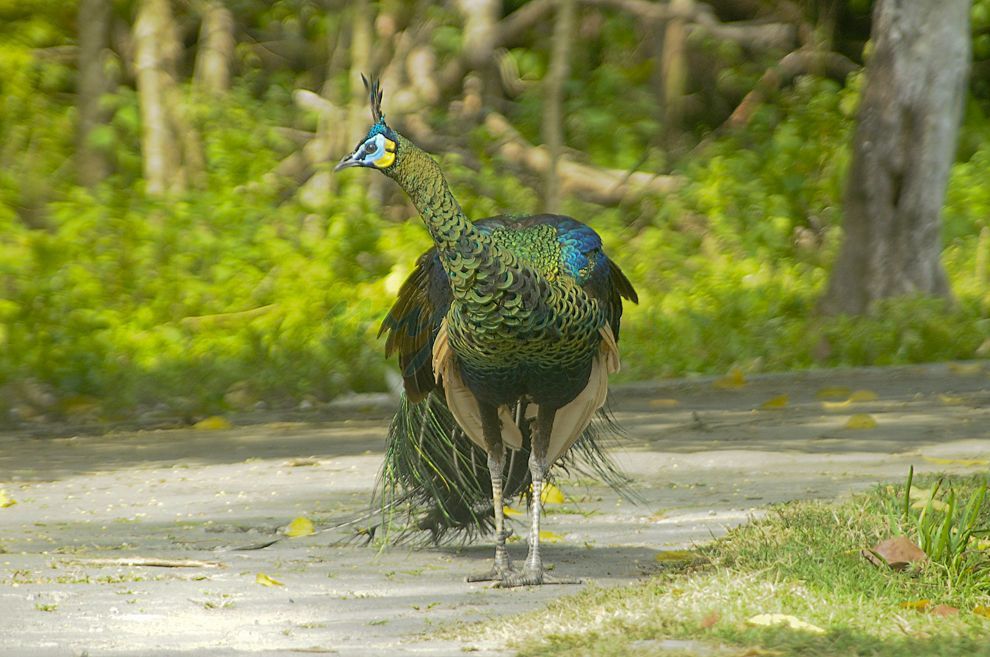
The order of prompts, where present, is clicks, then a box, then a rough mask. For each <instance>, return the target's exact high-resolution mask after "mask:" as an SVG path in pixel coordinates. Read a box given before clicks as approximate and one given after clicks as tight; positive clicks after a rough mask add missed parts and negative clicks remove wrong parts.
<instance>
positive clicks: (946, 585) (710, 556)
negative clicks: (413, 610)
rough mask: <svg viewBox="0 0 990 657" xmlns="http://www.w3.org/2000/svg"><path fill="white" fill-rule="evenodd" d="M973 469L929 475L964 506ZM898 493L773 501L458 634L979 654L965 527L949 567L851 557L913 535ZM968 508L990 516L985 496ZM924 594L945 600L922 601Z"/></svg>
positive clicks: (583, 647) (985, 623)
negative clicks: (959, 559)
mask: <svg viewBox="0 0 990 657" xmlns="http://www.w3.org/2000/svg"><path fill="white" fill-rule="evenodd" d="M986 481H987V477H986V476H978V477H968V478H962V477H961V478H951V479H949V478H946V479H945V480H944V481H943V484H942V487H943V488H946V489H947V488H948V487H949V486H951V488H952V491H953V495H954V496H955V498H956V499H957V500H959V501H960V503H961V507H962V508H965V507H966V504H967V502H968V501H969V500H971V499H974V496H978V494H979V493H978V492H979V490H980V487H981V486H983V485H985V483H986ZM933 484H934V481H933V480H926V481H924V482H921V483H918V482H916V483H915V485H916V486H921V485H924V486H926V487H930V486H931V485H933ZM904 493H905V486H902V485H901V486H898V485H885V486H880V487H878V488H876V489H875V490H873V491H871V492H869V493H865V494H861V495H858V496H856V497H854V498H853V499H851V500H849V501H847V502H844V503H840V504H828V503H823V502H794V503H790V504H785V505H782V506H776V507H774V508H772V509H771V510H770V512H769V513H768V514H767V516H766V517H764V518H762V519H760V520H757V521H754V522H752V523H750V524H748V525H745V526H743V527H739V528H737V529H734V530H732V531H730V532H729V533H728V534H727V535H726V536H725V537H723V538H721V539H719V540H717V541H715V542H713V543H712V544H710V545H708V546H706V547H703V548H701V549H700V550H699V553H700V554H701V556H703V557H704V559H705V563H704V564H703V565H700V566H699V565H690V566H681V567H677V566H673V567H670V568H665V569H664V570H663V571H661V572H660V573H659V574H657V575H655V576H653V577H651V578H650V579H649V580H648V581H645V582H644V583H642V584H638V585H635V586H630V587H622V588H608V589H606V588H596V587H592V588H589V589H588V590H586V591H584V592H582V593H580V594H577V595H574V596H568V597H565V598H561V599H559V600H557V601H555V602H554V603H552V604H551V605H550V606H548V607H547V608H546V609H545V610H543V611H541V612H539V613H537V614H531V615H528V616H520V617H514V618H509V619H506V620H500V621H497V622H496V623H494V624H492V623H487V624H485V625H484V626H483V627H478V626H471V627H470V629H469V630H468V631H466V632H463V634H464V635H465V636H474V637H477V636H478V634H479V633H480V634H481V635H482V636H481V637H479V638H481V639H492V640H495V641H499V642H503V641H507V642H509V643H510V644H511V645H512V646H513V647H514V648H516V649H517V650H519V654H520V655H523V656H537V655H539V656H547V657H549V656H552V655H567V656H568V657H576V656H579V655H596V656H609V655H616V656H618V655H629V656H637V655H656V654H663V655H669V654H682V653H683V654H730V655H743V654H745V655H764V654H766V655H808V656H812V655H850V656H852V655H856V656H859V655H863V656H865V655H871V656H873V655H876V656H881V655H890V656H895V655H896V656H898V657H902V656H904V655H926V656H929V655H932V656H936V655H938V656H945V657H949V656H955V655H958V656H960V657H962V656H966V657H975V656H981V655H990V642H988V641H987V637H988V636H990V618H987V617H986V614H987V613H988V612H987V608H988V607H990V572H988V571H990V553H988V552H987V550H986V549H985V546H984V545H982V544H980V543H979V540H977V539H975V538H974V540H973V541H971V550H972V552H974V553H976V554H979V556H978V557H976V558H975V559H976V560H974V562H973V563H972V564H971V565H973V566H974V567H972V568H970V569H969V570H968V571H967V572H966V573H962V574H960V573H959V572H955V573H952V572H950V571H949V570H948V569H947V568H945V567H944V566H943V565H942V564H939V563H934V562H930V563H928V564H926V565H925V566H923V567H918V568H911V569H908V570H904V571H893V570H890V569H886V568H878V567H876V566H874V565H872V564H870V563H869V562H868V561H867V560H866V559H864V558H863V556H861V554H860V551H861V550H862V549H864V548H869V547H872V546H873V545H875V544H876V543H878V542H879V541H881V540H883V539H886V538H889V537H891V536H894V535H898V534H906V535H907V536H908V537H909V538H911V539H912V540H915V541H918V540H919V536H918V534H917V530H918V527H919V525H918V519H919V516H918V514H919V511H918V510H913V511H911V512H909V513H908V515H907V516H905V515H904V509H903V500H904ZM928 511H929V512H931V511H932V509H931V508H929V509H928ZM936 513H939V512H938V511H936ZM974 518H975V520H974V522H975V523H976V524H977V525H979V526H981V527H983V528H986V527H990V504H988V503H987V501H986V500H985V499H983V500H980V503H979V505H978V510H977V511H975V512H974ZM981 548H983V549H981ZM919 601H928V602H927V604H923V603H921V602H919ZM938 605H946V606H950V607H953V608H955V609H958V613H954V614H951V615H948V616H942V615H939V614H938V613H932V609H934V608H935V607H937V606H938ZM760 614H786V615H790V616H794V617H796V618H798V619H800V620H801V621H804V622H806V623H809V624H811V625H814V626H817V627H818V628H821V630H823V631H822V632H821V633H815V632H811V631H806V630H798V629H790V628H787V627H783V626H770V627H762V626H755V625H753V624H752V623H751V622H750V619H752V618H753V617H754V616H758V615H760ZM458 632H461V630H458ZM671 641H687V642H689V643H686V644H671ZM665 642H666V643H665ZM671 645H673V646H674V647H673V648H671ZM678 645H680V646H681V647H680V648H679V650H680V651H681V652H678V648H677V646H678Z"/></svg>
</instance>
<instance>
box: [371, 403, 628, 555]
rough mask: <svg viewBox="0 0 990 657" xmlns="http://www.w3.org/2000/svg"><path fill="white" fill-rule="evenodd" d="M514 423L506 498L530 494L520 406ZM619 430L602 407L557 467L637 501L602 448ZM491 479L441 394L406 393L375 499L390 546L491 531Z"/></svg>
mask: <svg viewBox="0 0 990 657" xmlns="http://www.w3.org/2000/svg"><path fill="white" fill-rule="evenodd" d="M513 417H514V418H515V420H516V423H517V426H518V427H519V429H520V433H521V434H522V437H523V440H522V447H521V448H520V449H518V450H509V453H508V455H507V458H506V464H505V468H504V470H503V481H504V483H503V492H504V495H505V498H506V499H510V498H512V497H516V496H520V495H528V493H529V491H530V473H529V465H528V462H529V450H530V439H529V437H530V432H529V428H530V421H531V420H530V419H527V418H525V417H523V414H522V413H521V412H520V409H519V408H516V409H515V412H514V413H513ZM617 432H618V428H617V426H616V425H615V423H614V422H613V421H612V419H611V417H610V416H609V414H608V413H607V412H606V411H605V410H604V409H603V410H602V411H600V412H599V415H598V417H597V418H596V420H595V421H593V422H592V423H591V424H590V425H589V426H588V428H587V429H585V431H584V432H583V433H582V434H581V436H580V438H578V440H577V441H576V442H575V444H574V447H573V448H572V449H571V450H570V451H569V452H568V454H567V455H566V456H565V457H564V459H563V460H562V461H561V462H560V463H559V464H558V467H559V468H562V469H563V470H564V471H565V472H569V471H574V472H577V473H579V474H582V475H585V476H588V477H591V478H594V479H597V480H599V481H602V482H604V483H606V484H608V485H609V486H611V487H612V488H613V489H615V490H616V491H618V492H619V493H620V494H621V495H623V496H624V497H626V498H629V499H634V497H635V496H634V495H633V494H632V492H631V491H630V490H629V486H628V484H629V479H628V478H627V477H626V476H625V475H623V474H622V473H621V472H620V471H619V469H618V468H617V467H616V465H615V463H614V462H613V461H612V460H611V459H610V458H609V456H608V455H607V454H606V453H605V451H604V449H603V443H604V442H607V441H608V440H609V439H610V438H611V437H612V436H614V435H616V433H617ZM491 493H492V489H491V477H490V475H489V471H488V461H487V455H486V454H485V452H484V450H482V449H481V448H479V447H478V446H477V445H475V444H474V443H473V442H472V441H471V440H470V439H469V438H468V437H467V436H466V435H465V434H464V432H463V431H462V430H461V429H460V428H459V427H458V426H457V424H456V422H455V420H454V417H453V415H452V414H451V412H450V409H449V408H448V407H447V404H446V400H445V398H444V393H443V391H442V390H434V391H432V392H431V393H430V394H429V395H427V396H426V397H425V398H424V399H422V400H421V401H417V402H414V401H410V400H409V399H408V398H407V397H406V396H405V395H404V394H403V395H402V398H401V401H400V405H399V410H398V412H397V413H396V415H395V417H394V419H393V420H392V424H391V426H390V427H389V433H388V440H387V444H386V449H385V461H384V464H383V465H382V470H381V473H380V476H379V480H378V486H377V491H376V500H377V503H378V504H380V508H381V514H382V520H381V527H380V528H379V529H380V530H381V533H379V534H378V536H379V537H380V538H381V540H382V541H383V542H385V543H401V542H407V541H417V540H419V541H424V540H426V541H430V542H433V543H444V542H450V541H457V540H461V541H467V540H470V539H471V538H474V537H476V536H478V535H483V534H487V533H489V532H491V531H492V529H493V524H494V522H493V512H492V499H491Z"/></svg>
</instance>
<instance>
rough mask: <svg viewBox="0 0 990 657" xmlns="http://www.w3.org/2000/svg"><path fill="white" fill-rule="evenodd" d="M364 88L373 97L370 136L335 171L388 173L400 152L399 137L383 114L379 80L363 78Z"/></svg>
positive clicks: (366, 136) (345, 157)
mask: <svg viewBox="0 0 990 657" xmlns="http://www.w3.org/2000/svg"><path fill="white" fill-rule="evenodd" d="M361 79H362V80H364V86H365V88H366V89H367V90H368V94H369V95H370V96H371V118H372V119H373V120H374V124H372V126H371V128H370V129H369V130H368V134H367V135H365V137H364V139H362V140H361V142H360V143H359V144H358V145H357V148H355V149H354V152H353V153H351V154H349V155H346V156H344V159H342V160H341V161H340V163H339V164H337V166H336V167H334V169H333V170H334V171H340V170H341V169H349V168H351V167H368V168H371V169H379V170H381V171H386V170H387V169H388V168H389V167H392V166H394V165H395V162H396V158H397V156H398V150H399V136H398V135H397V134H396V132H395V130H392V128H390V127H388V125H386V124H385V115H384V114H382V88H381V85H380V84H379V83H378V80H375V79H372V81H371V82H368V79H367V78H366V77H364V76H363V75H362V76H361Z"/></svg>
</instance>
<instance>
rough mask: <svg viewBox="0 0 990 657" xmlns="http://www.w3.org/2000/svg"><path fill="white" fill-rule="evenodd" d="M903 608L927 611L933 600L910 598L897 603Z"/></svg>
mask: <svg viewBox="0 0 990 657" xmlns="http://www.w3.org/2000/svg"><path fill="white" fill-rule="evenodd" d="M897 606H898V607H900V608H901V609H914V610H915V611H927V610H928V608H929V607H931V606H932V601H931V600H908V601H907V602H902V603H900V604H899V605H897Z"/></svg>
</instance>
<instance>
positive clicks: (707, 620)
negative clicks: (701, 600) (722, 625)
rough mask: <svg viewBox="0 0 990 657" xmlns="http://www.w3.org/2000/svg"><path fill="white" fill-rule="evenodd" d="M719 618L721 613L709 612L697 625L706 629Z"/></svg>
mask: <svg viewBox="0 0 990 657" xmlns="http://www.w3.org/2000/svg"><path fill="white" fill-rule="evenodd" d="M721 618H722V615H721V614H719V613H718V612H717V611H713V612H710V613H709V614H708V615H707V616H705V617H704V618H702V619H701V622H700V623H698V627H700V628H701V629H703V630H707V629H708V628H709V627H713V626H714V625H716V624H717V623H718V622H719V620H721Z"/></svg>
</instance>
